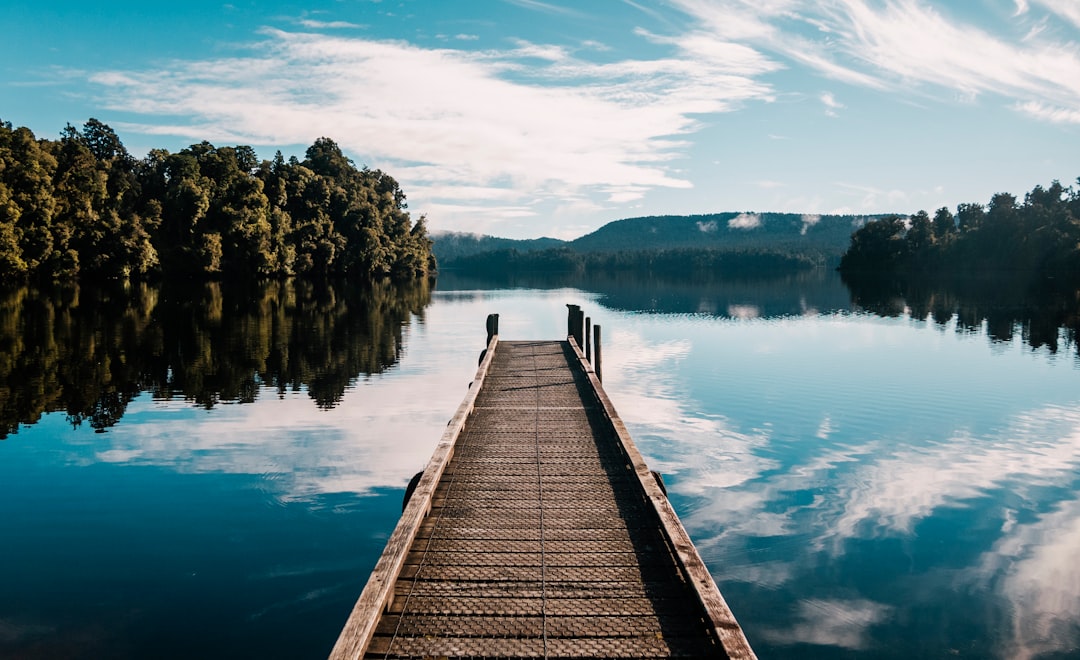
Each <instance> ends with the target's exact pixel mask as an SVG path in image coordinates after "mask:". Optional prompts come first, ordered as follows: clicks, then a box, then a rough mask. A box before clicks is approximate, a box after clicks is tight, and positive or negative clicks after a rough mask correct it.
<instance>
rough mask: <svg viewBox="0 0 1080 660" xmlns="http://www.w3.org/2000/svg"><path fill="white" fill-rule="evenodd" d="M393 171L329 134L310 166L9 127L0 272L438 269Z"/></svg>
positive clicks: (386, 272)
mask: <svg viewBox="0 0 1080 660" xmlns="http://www.w3.org/2000/svg"><path fill="white" fill-rule="evenodd" d="M406 206H407V205H406V203H405V194H404V193H403V192H402V190H401V188H400V187H399V186H398V183H397V181H395V180H394V178H393V177H391V176H390V175H388V174H386V173H385V172H382V171H380V170H372V169H368V168H366V167H364V168H357V167H356V166H355V165H354V164H353V162H352V161H351V160H349V159H348V158H347V157H346V156H345V155H344V154H343V153H342V151H341V149H340V147H338V145H337V144H336V143H335V142H334V141H333V140H331V139H330V138H326V137H322V138H319V139H318V140H316V141H315V143H314V144H312V145H311V147H309V148H308V150H307V153H306V154H305V158H304V160H302V161H301V160H298V159H296V158H295V157H294V158H290V159H289V160H288V161H286V160H285V159H284V158H283V157H282V155H281V153H280V152H278V153H277V154H276V155H275V157H274V159H273V160H263V161H260V160H259V159H258V157H257V156H256V154H255V150H254V149H252V148H251V147H249V146H242V145H241V146H235V147H215V146H214V145H212V144H210V143H209V142H201V143H199V144H193V145H191V146H190V147H188V148H186V149H183V150H182V151H180V152H178V153H169V152H168V151H167V150H164V149H153V150H151V151H150V152H149V153H148V154H147V155H146V157H145V158H143V159H142V160H138V159H136V158H134V157H133V156H131V154H130V153H128V151H127V149H126V148H125V147H124V145H123V143H122V142H121V141H120V138H119V137H118V136H117V135H116V133H115V132H114V131H113V130H112V129H111V128H110V127H109V126H108V125H106V124H104V123H102V122H100V121H98V120H97V119H90V120H89V121H87V122H86V123H85V124H84V125H83V127H82V128H81V129H78V128H75V127H74V126H71V125H70V124H69V125H68V126H67V127H65V128H64V130H63V131H61V133H60V139H58V140H48V139H39V138H37V137H35V136H34V134H33V133H32V132H31V131H30V129H28V128H25V127H19V128H13V127H12V125H11V124H10V123H8V122H2V121H0V276H2V277H3V278H4V281H19V280H27V279H52V280H67V279H74V278H80V279H85V278H125V277H149V276H157V275H163V276H175V275H183V276H201V277H210V278H216V277H221V276H236V275H244V276H266V277H271V276H288V275H311V276H348V277H350V278H361V279H379V278H383V277H391V278H395V279H408V278H414V277H422V276H425V275H428V274H431V273H433V271H434V265H435V262H434V258H433V257H432V254H431V241H430V240H429V239H428V236H427V228H426V226H425V222H424V218H423V217H420V218H419V219H418V220H417V221H416V222H413V221H412V219H411V218H410V216H409V213H408V211H407V210H406Z"/></svg>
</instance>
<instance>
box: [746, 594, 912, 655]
mask: <svg viewBox="0 0 1080 660" xmlns="http://www.w3.org/2000/svg"><path fill="white" fill-rule="evenodd" d="M891 611H892V608H891V607H889V606H887V605H882V604H881V603H875V602H874V601H871V600H865V599H859V600H851V601H846V600H825V599H808V600H801V601H799V603H798V607H797V613H796V615H795V620H794V622H793V623H792V624H791V625H790V626H784V627H775V628H766V629H765V630H763V631H762V632H761V634H762V636H763V637H765V638H766V639H768V640H769V641H770V642H773V643H774V644H781V645H789V644H818V645H827V646H839V647H841V648H845V649H853V650H861V649H865V648H866V647H867V644H868V641H869V640H868V637H869V634H868V633H869V628H870V627H871V626H873V625H875V624H878V623H881V622H882V621H884V620H885V619H886V618H887V617H888V616H889V614H890V612H891Z"/></svg>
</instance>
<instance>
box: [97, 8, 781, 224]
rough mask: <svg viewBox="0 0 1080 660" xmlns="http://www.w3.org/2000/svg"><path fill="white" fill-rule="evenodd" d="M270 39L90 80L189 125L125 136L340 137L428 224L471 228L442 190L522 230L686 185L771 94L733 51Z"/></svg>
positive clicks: (255, 140) (755, 62)
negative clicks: (722, 116) (603, 202)
mask: <svg viewBox="0 0 1080 660" xmlns="http://www.w3.org/2000/svg"><path fill="white" fill-rule="evenodd" d="M265 35H266V40H265V41H264V42H263V43H261V44H258V45H257V46H255V47H254V48H252V49H251V51H250V52H247V53H244V54H241V55H240V56H237V57H233V58H224V59H215V60H200V61H174V62H171V63H169V64H168V65H167V66H165V67H162V68H159V69H155V70H142V71H111V72H104V73H100V74H97V75H95V76H93V78H92V80H93V81H94V82H96V83H97V84H99V85H100V86H101V87H102V88H103V89H104V92H105V94H106V96H107V102H108V104H109V106H110V107H111V108H114V109H121V110H127V111H133V112H136V113H140V114H144V115H151V116H155V119H156V117H162V116H169V117H176V116H181V117H189V118H190V119H189V122H188V123H186V124H176V123H173V124H171V125H166V126H163V125H161V124H157V123H147V124H145V125H142V126H133V125H130V124H129V127H130V128H139V130H141V131H143V132H146V133H158V134H163V133H172V134H174V135H180V136H183V137H190V138H191V139H192V140H202V139H209V140H211V141H220V140H227V141H238V142H245V143H250V144H255V145H262V144H265V145H281V144H305V143H310V142H311V141H312V140H314V139H315V138H317V137H319V136H322V135H327V136H330V137H333V138H334V139H336V140H338V141H339V143H341V144H342V146H343V147H344V148H345V149H346V150H347V151H348V152H350V153H351V154H352V155H354V157H356V158H357V159H358V160H360V161H362V162H365V163H366V164H369V165H372V166H375V167H385V168H387V169H390V170H391V171H392V172H393V173H394V175H395V176H396V177H397V178H399V179H400V180H402V182H403V185H404V186H405V188H406V190H408V191H409V194H410V205H411V207H412V208H413V209H414V210H417V211H420V212H429V213H430V214H431V215H432V216H435V217H433V220H434V221H435V226H439V224H441V223H444V222H446V220H447V217H446V216H447V215H449V216H450V217H454V218H457V219H458V220H461V221H462V222H465V223H468V222H473V221H474V220H476V218H475V215H474V213H475V211H476V208H475V207H476V204H466V205H461V206H458V205H457V201H456V200H455V199H449V198H446V197H442V198H440V197H436V196H434V195H433V194H432V193H434V192H436V191H446V190H447V189H448V188H449V187H451V186H458V185H464V186H469V187H474V188H476V187H479V188H484V189H488V188H500V189H503V190H505V191H508V194H506V195H503V196H502V199H503V200H504V201H512V202H513V204H512V207H510V208H508V207H507V205H506V204H503V205H501V207H500V208H498V209H487V212H488V213H489V214H495V213H499V214H505V213H507V212H509V213H510V214H511V215H515V216H518V217H521V216H524V215H535V214H536V213H538V208H542V207H544V205H548V207H549V208H548V210H550V207H551V206H555V205H558V204H563V203H564V201H565V200H567V199H573V198H576V197H582V196H586V197H590V196H591V197H595V198H596V199H605V198H606V199H608V200H610V203H621V202H626V201H632V200H636V199H639V198H640V197H641V196H642V194H643V192H646V191H648V190H649V189H652V188H656V187H667V188H686V187H689V186H690V183H689V182H688V180H687V179H686V178H684V176H683V175H681V174H679V173H677V172H675V171H674V170H673V169H671V168H670V166H669V165H668V162H669V161H671V160H672V159H674V158H676V157H679V156H680V155H682V154H683V153H685V151H686V149H687V148H688V147H689V142H688V140H687V139H686V138H685V136H688V135H689V134H690V133H692V132H693V131H696V130H697V129H698V128H699V122H698V119H697V118H696V116H697V115H698V114H700V113H711V112H723V111H728V110H732V109H735V108H737V107H739V105H740V104H742V103H746V102H749V101H754V100H768V99H770V98H771V94H772V90H771V88H770V87H769V86H768V85H767V84H764V83H761V82H760V81H758V80H756V79H755V76H756V74H758V73H760V72H763V71H766V70H769V69H770V68H771V67H772V65H771V64H769V63H768V62H766V61H764V60H761V59H760V58H757V57H756V56H755V55H754V54H753V53H752V52H749V51H747V50H746V49H744V48H741V47H734V48H732V49H731V50H730V52H729V55H730V57H728V56H725V55H724V54H722V53H719V52H716V53H714V54H713V56H712V57H711V58H705V59H702V60H700V61H697V60H695V59H693V58H691V57H689V56H687V57H670V58H664V59H656V60H622V61H615V62H605V63H601V64H597V63H592V62H588V61H585V60H581V59H578V58H577V57H576V56H575V55H574V54H572V53H571V52H570V51H568V50H566V49H565V48H563V47H560V46H552V45H547V44H531V43H528V42H524V41H519V42H517V43H516V44H515V45H514V47H512V48H511V49H509V50H502V51H496V50H483V51H466V50H457V49H451V48H441V49H432V48H421V47H418V46H414V45H410V44H408V43H403V42H399V41H375V40H370V39H363V38H347V37H342V36H332V35H324V34H312V33H295V32H287V31H282V30H270V29H268V30H266V31H265ZM690 47H691V48H696V46H693V45H692V44H691V46H690ZM688 52H689V51H688ZM436 211H438V213H439V214H446V215H437V214H436Z"/></svg>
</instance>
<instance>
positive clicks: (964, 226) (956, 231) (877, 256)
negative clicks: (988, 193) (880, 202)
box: [840, 179, 1080, 285]
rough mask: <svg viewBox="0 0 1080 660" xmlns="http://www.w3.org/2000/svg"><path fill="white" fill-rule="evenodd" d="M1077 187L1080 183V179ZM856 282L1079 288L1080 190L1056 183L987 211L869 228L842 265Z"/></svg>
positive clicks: (895, 219)
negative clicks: (976, 277)
mask: <svg viewBox="0 0 1080 660" xmlns="http://www.w3.org/2000/svg"><path fill="white" fill-rule="evenodd" d="M1078 183H1080V179H1078ZM840 271H841V272H842V273H844V274H845V276H858V275H860V274H867V273H877V274H900V275H917V274H946V273H947V274H952V275H971V274H1002V273H1009V274H1012V275H1014V276H1022V277H1027V278H1033V279H1035V280H1039V281H1044V280H1046V279H1048V278H1053V279H1055V280H1057V281H1059V282H1060V283H1062V284H1068V285H1073V284H1080V188H1073V187H1065V186H1062V185H1061V184H1060V183H1059V182H1057V181H1054V182H1053V183H1051V184H1050V185H1049V186H1048V187H1045V188H1044V187H1042V186H1035V188H1033V189H1032V190H1031V191H1030V192H1028V193H1027V194H1026V195H1025V196H1024V199H1023V201H1022V202H1021V201H1019V200H1018V199H1017V198H1016V197H1015V196H1014V195H1012V194H1009V193H998V194H996V195H994V196H993V197H992V198H991V199H990V202H989V204H987V205H985V206H984V205H982V204H974V203H967V204H960V205H958V206H957V207H956V213H953V212H952V211H950V210H949V208H948V207H942V208H940V209H938V210H937V211H936V212H935V213H934V216H933V217H930V215H929V214H928V213H927V212H926V211H919V212H918V213H915V214H913V215H911V216H909V217H907V218H904V217H902V216H898V215H893V216H888V217H885V218H882V219H879V220H875V221H871V222H868V223H866V224H865V225H864V226H863V227H861V228H860V229H858V230H857V231H855V232H854V233H853V234H852V236H851V245H850V247H849V248H848V251H847V252H846V253H845V254H844V256H843V257H842V259H841V261H840Z"/></svg>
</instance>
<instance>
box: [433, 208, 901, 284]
mask: <svg viewBox="0 0 1080 660" xmlns="http://www.w3.org/2000/svg"><path fill="white" fill-rule="evenodd" d="M878 217H883V216H876V215H874V216H862V215H860V216H856V215H811V214H799V213H734V212H729V213H712V214H707V215H663V216H648V217H641V218H627V219H625V220H616V221H614V222H609V223H608V224H606V225H604V226H603V227H601V228H600V229H597V230H596V231H594V232H592V233H590V234H586V235H585V236H582V237H580V238H577V239H574V240H573V241H560V240H558V239H554V238H537V239H532V240H514V239H508V238H496V237H494V236H483V235H476V234H461V233H453V232H444V233H435V234H433V235H432V238H433V239H434V246H433V248H432V251H433V253H434V254H435V257H436V259H437V260H438V262H439V265H440V267H443V268H448V269H464V270H469V271H477V272H479V271H484V270H491V269H496V270H498V269H517V270H543V271H552V270H558V269H571V270H573V269H578V270H580V269H586V270H588V269H596V268H605V269H611V268H643V267H647V268H650V269H654V270H655V269H662V270H664V271H669V270H671V268H672V265H671V264H669V263H667V262H670V261H672V260H675V261H678V262H680V263H681V262H686V264H687V267H689V264H690V262H691V261H697V262H698V265H697V269H698V270H701V269H702V268H705V269H707V270H709V269H712V270H717V269H719V270H731V269H732V268H734V269H736V270H738V269H742V268H744V267H750V264H751V262H754V263H756V264H757V266H758V267H761V268H777V267H781V266H779V265H778V264H780V263H782V262H783V263H787V264H788V265H787V266H783V267H789V268H792V267H799V268H805V267H807V265H808V264H815V263H816V264H818V265H830V266H834V265H836V264H837V263H839V260H840V257H841V255H843V254H844V252H845V251H846V250H847V249H848V247H849V246H850V244H851V234H852V232H853V231H855V230H856V229H858V228H859V227H861V226H863V225H864V224H866V222H867V221H869V220H872V219H876V218H878ZM721 254H727V255H729V256H727V257H721V256H720V255H721ZM740 255H741V256H740ZM745 255H751V256H750V257H749V258H748V257H746V256H745ZM721 262H723V263H721Z"/></svg>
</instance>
